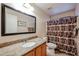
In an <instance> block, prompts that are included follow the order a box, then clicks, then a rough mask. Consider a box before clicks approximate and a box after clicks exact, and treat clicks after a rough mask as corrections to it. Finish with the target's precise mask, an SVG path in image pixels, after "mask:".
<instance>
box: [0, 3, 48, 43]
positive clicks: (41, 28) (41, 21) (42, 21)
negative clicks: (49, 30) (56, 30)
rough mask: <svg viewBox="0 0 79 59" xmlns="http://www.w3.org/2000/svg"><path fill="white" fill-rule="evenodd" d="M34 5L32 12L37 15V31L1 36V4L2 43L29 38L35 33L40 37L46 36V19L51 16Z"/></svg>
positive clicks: (0, 40) (0, 41)
mask: <svg viewBox="0 0 79 59" xmlns="http://www.w3.org/2000/svg"><path fill="white" fill-rule="evenodd" d="M9 5H10V6H12V7H14V6H13V5H11V4H9ZM33 7H34V8H35V10H34V11H33V12H31V14H32V15H34V16H36V33H33V34H20V35H11V36H1V5H0V43H3V42H9V41H13V40H19V39H23V38H28V37H31V36H35V35H38V36H39V37H43V36H46V21H47V20H49V17H48V15H46V14H45V13H44V12H43V11H42V10H40V9H39V8H37V7H35V6H33ZM21 9H22V8H21Z"/></svg>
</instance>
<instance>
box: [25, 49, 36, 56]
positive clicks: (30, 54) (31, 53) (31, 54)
mask: <svg viewBox="0 0 79 59" xmlns="http://www.w3.org/2000/svg"><path fill="white" fill-rule="evenodd" d="M24 56H35V50H32V51H30V52H28V53H26V54H24Z"/></svg>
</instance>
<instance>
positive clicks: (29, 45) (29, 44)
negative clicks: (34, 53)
mask: <svg viewBox="0 0 79 59" xmlns="http://www.w3.org/2000/svg"><path fill="white" fill-rule="evenodd" d="M35 44H36V43H35V42H27V43H25V44H24V45H22V47H23V48H28V47H32V46H34V45H35Z"/></svg>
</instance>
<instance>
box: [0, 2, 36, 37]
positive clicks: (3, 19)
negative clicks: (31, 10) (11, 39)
mask: <svg viewBox="0 0 79 59" xmlns="http://www.w3.org/2000/svg"><path fill="white" fill-rule="evenodd" d="M5 7H7V8H9V9H11V10H14V11H16V12H19V13H22V14H25V15H27V16H30V17H33V18H35V24H34V25H35V31H34V32H19V33H5ZM30 33H36V17H35V16H32V15H29V14H26V13H23V12H21V11H19V10H16V9H14V8H12V7H10V6H7V5H5V4H3V3H2V4H1V36H8V35H17V34H30Z"/></svg>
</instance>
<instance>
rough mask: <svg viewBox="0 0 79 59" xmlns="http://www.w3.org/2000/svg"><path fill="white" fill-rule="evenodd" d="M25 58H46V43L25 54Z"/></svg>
mask: <svg viewBox="0 0 79 59" xmlns="http://www.w3.org/2000/svg"><path fill="white" fill-rule="evenodd" d="M23 56H46V42H45V43H43V44H41V45H39V46H37V47H36V48H34V49H32V50H31V51H29V52H27V53H25V54H24V55H23Z"/></svg>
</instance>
